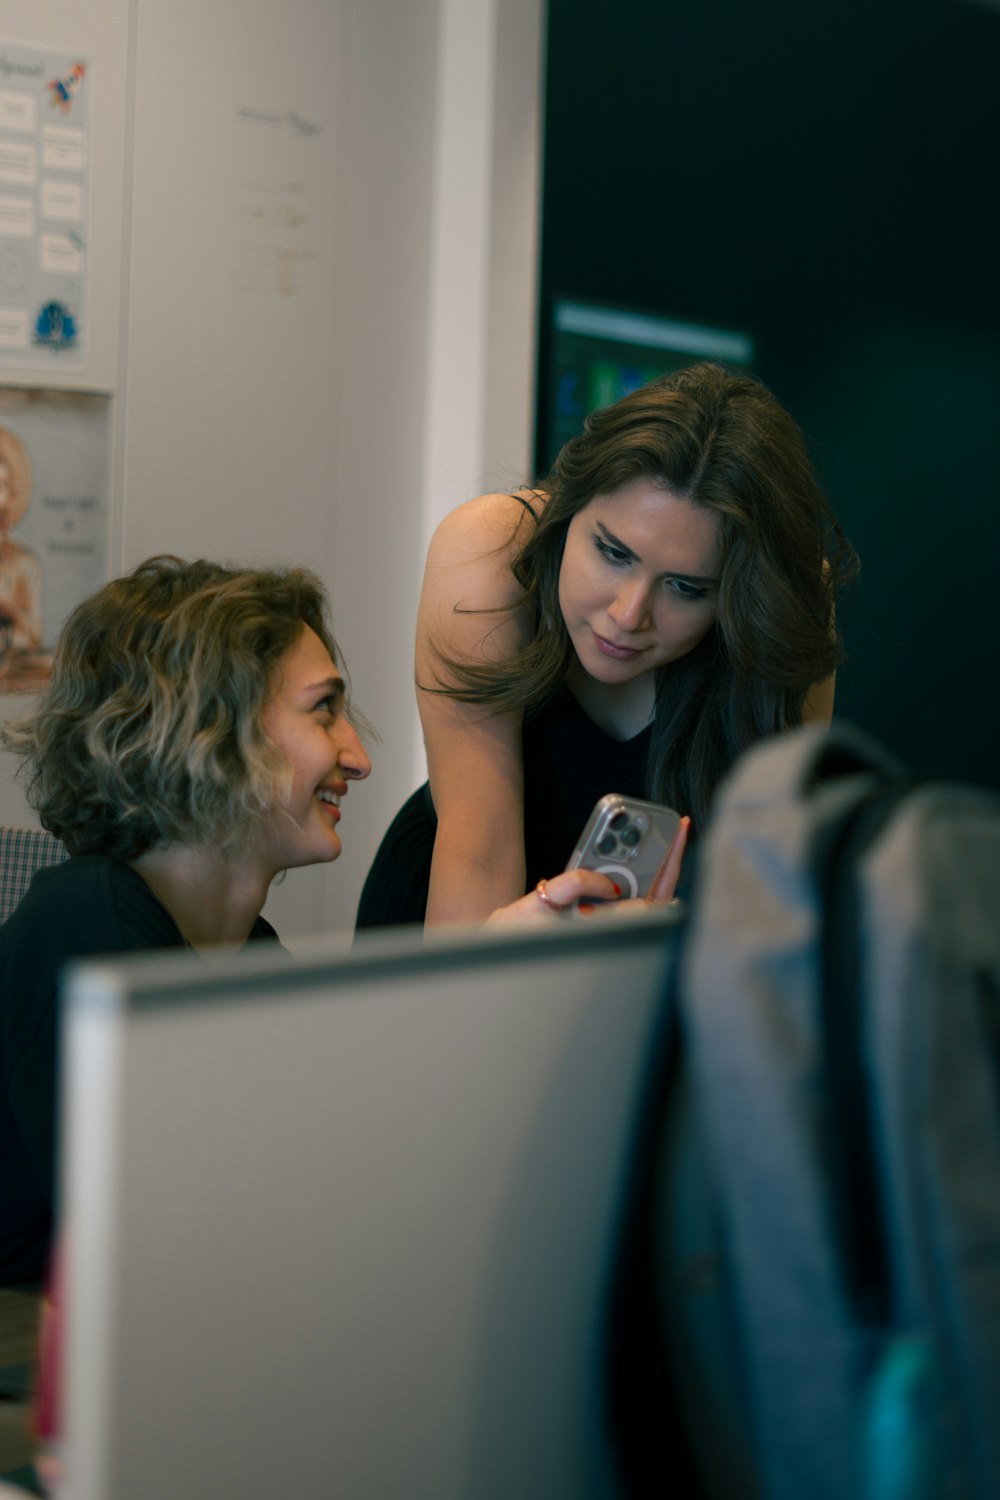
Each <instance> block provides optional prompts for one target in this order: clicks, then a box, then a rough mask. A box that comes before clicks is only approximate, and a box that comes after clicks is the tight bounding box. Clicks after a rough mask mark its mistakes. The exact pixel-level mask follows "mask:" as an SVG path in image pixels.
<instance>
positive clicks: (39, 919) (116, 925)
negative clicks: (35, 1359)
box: [0, 854, 277, 1286]
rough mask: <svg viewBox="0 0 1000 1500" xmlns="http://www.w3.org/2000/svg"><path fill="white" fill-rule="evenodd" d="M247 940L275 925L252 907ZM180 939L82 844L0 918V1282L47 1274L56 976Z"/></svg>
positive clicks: (164, 916)
mask: <svg viewBox="0 0 1000 1500" xmlns="http://www.w3.org/2000/svg"><path fill="white" fill-rule="evenodd" d="M250 937H251V940H255V939H260V938H263V939H271V940H272V941H276V939H277V934H276V933H275V931H274V928H273V927H272V926H271V925H270V923H269V922H266V921H265V920H264V918H263V917H258V918H257V921H256V922H255V923H254V927H253V930H252V932H251V934H250ZM186 946H187V944H186V943H185V940H184V938H183V937H182V935H181V932H180V929H179V928H178V926H177V924H176V922H175V921H174V919H173V917H172V916H171V915H170V913H169V912H168V911H167V909H166V907H164V906H163V905H161V903H160V902H159V901H158V900H157V899H156V897H155V896H154V895H153V892H152V891H151V890H150V888H149V886H148V885H147V884H146V882H145V881H144V880H143V879H142V878H141V876H139V875H137V874H136V872H135V871H134V870H133V869H132V868H131V867H130V866H129V865H126V864H123V863H122V862H121V861H120V860H117V859H109V858H107V857H106V856H104V855H98V854H88V855H82V856H79V857H77V858H75V859H70V860H67V861H66V862H65V863H63V864H59V865H51V866H49V867H48V868H47V869H43V870H39V871H38V873H37V874H36V875H35V877H34V879H33V880H32V882H31V885H30V887H29V888H28V892H27V894H26V896H25V897H24V899H23V901H21V903H20V905H19V906H18V907H17V910H16V911H14V912H13V913H12V915H11V916H10V918H9V919H8V921H7V922H6V923H5V924H4V925H3V926H2V927H0V1184H2V1205H3V1206H2V1210H0V1285H3V1286H11V1285H15V1284H18V1283H34V1282H37V1281H39V1280H41V1279H42V1277H44V1275H45V1270H46V1263H47V1259H48V1253H49V1248H50V1243H51V1237H52V1222H53V1205H54V1194H55V1172H54V1162H55V1146H56V1140H57V1132H58V1121H57V1109H56V1103H57V1100H56V1085H57V1080H58V1076H59V1056H58V1046H59V986H60V981H61V977H62V971H63V967H64V965H65V964H66V963H67V962H68V961H69V960H71V959H76V958H86V957H96V956H98V955H101V954H114V953H131V952H138V951H142V950H145V949H150V948H154V949H155V948H184V947H186Z"/></svg>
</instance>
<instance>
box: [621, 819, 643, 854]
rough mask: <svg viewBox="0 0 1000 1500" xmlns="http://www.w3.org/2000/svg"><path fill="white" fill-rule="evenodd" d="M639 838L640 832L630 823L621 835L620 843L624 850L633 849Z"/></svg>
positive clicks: (640, 836)
mask: <svg viewBox="0 0 1000 1500" xmlns="http://www.w3.org/2000/svg"><path fill="white" fill-rule="evenodd" d="M641 838H642V830H641V829H639V828H637V827H636V825H635V824H634V823H630V824H629V825H628V827H627V828H626V829H624V830H623V832H622V835H621V841H622V843H623V844H624V845H625V847H626V849H634V848H635V846H636V844H637V843H638V842H639V840H640V839H641Z"/></svg>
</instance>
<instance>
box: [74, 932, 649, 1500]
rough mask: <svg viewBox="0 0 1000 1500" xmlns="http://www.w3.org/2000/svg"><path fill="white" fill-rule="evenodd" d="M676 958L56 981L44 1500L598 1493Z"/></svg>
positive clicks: (555, 944)
mask: <svg viewBox="0 0 1000 1500" xmlns="http://www.w3.org/2000/svg"><path fill="white" fill-rule="evenodd" d="M674 930H675V923H674V918H673V916H672V914H671V912H670V911H669V910H668V911H667V912H665V913H653V914H651V915H650V916H649V917H645V916H640V917H639V918H637V919H635V920H634V921H625V920H618V921H615V920H604V921H600V920H592V921H591V922H585V921H577V922H573V921H567V922H565V923H550V924H547V925H546V927H545V930H543V931H538V930H533V931H530V932H517V933H515V934H497V935H494V936H488V935H484V936H481V937H480V936H468V935H466V936H453V937H450V938H447V939H443V940H438V941H433V942H427V943H424V942H423V941H422V940H421V938H420V937H419V935H412V934H409V935H405V936H404V937H402V938H397V939H396V940H390V939H386V938H383V939H381V940H378V939H373V940H372V941H370V942H369V943H367V944H365V945H364V946H363V947H361V946H359V947H357V948H356V949H355V950H354V951H352V952H348V951H345V950H344V949H343V948H342V947H341V946H339V945H337V944H334V943H331V942H329V941H326V942H322V943H319V944H318V945H317V946H316V947H315V949H310V950H309V952H308V953H307V954H305V955H303V956H299V957H297V958H296V959H295V960H294V961H293V960H289V959H288V958H287V957H283V956H282V955H281V954H280V953H269V952H268V951H267V949H266V947H257V948H256V949H255V950H254V951H253V952H252V953H247V954H243V955H240V956H239V957H237V958H228V959H219V960H213V961H205V960H204V959H201V958H198V957H195V956H193V955H186V956H169V957H162V956H161V957H154V958H151V959H143V960H135V959H131V960H121V961H118V962H109V963H107V964H94V963H89V964H87V965H83V966H80V967H78V968H77V969H76V970H75V971H74V972H73V973H72V975H71V978H70V982H69V984H68V989H67V1031H66V1049H65V1056H66V1069H67V1072H66V1085H67V1091H66V1108H65V1111H64V1117H65V1137H64V1193H65V1208H66V1217H65V1242H66V1248H67V1273H68V1287H67V1296H66V1312H67V1320H66V1321H67V1326H66V1338H67V1350H66V1361H65V1369H66V1372H67V1380H66V1386H65V1391H64V1402H65V1417H66V1434H67V1436H66V1449H65V1460H66V1465H67V1473H68V1485H67V1489H66V1493H67V1494H69V1495H72V1497H73V1500H136V1497H137V1496H141V1497H142V1500H168V1497H169V1500H176V1497H177V1496H178V1495H183V1496H184V1497H185V1500H193V1497H202V1496H204V1497H206V1500H208V1497H212V1500H219V1497H223V1496H225V1497H230V1496H236V1495H240V1496H243V1495H246V1496H256V1495H261V1496H264V1495H268V1496H270V1495H282V1496H288V1497H289V1500H312V1497H315V1500H320V1497H322V1500H329V1497H330V1496H341V1495H342V1496H364V1497H365V1500H380V1497H387V1500H388V1497H393V1500H398V1497H399V1496H403V1495H406V1496H410V1495H413V1496H417V1495H419V1496H424V1495H427V1496H430V1495H433V1496H434V1497H435V1500H458V1497H462V1500H468V1497H470V1496H475V1497H476V1500H491V1497H496V1500H499V1497H501V1496H502V1497H504V1500H509V1497H510V1496H511V1495H532V1496H534V1495H572V1496H574V1497H575V1500H586V1497H594V1500H598V1497H600V1500H603V1497H607V1496H611V1495H614V1494H616V1492H617V1485H616V1479H615V1472H614V1465H613V1461H612V1454H611V1448H610V1443H609V1437H608V1431H607V1424H606V1419H605V1401H604V1392H603V1381H604V1370H603V1366H602V1340H603V1336H604V1331H605V1319H606V1312H607V1299H608V1293H609V1286H610V1282H611V1277H612V1269H613V1263H614V1257H615V1248H616V1235H617V1232H618V1229H619V1225H620V1219H621V1214H622V1207H623V1199H624V1195H625V1191H626V1183H627V1177H628V1167H629V1162H630V1157H631V1153H632V1149H633V1144H634V1132H635V1128H636V1122H637V1117H638V1114H639V1111H640V1107H641V1102H642V1098H643V1091H644V1084H645V1082H646V1077H647V1067H648V1064H649V1062H650V1059H651V1058H652V1057H653V1056H654V1055H655V1053H656V1051H657V1037H658V1034H659V1032H660V1028H661V1026H662V1023H663V1020H664V1013H665V996H666V989H667V979H668V974H669V969H670V966H671V963H672V961H673V949H674V944H673V942H672V938H673V935H674Z"/></svg>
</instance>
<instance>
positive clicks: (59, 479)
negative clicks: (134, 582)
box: [0, 387, 109, 693]
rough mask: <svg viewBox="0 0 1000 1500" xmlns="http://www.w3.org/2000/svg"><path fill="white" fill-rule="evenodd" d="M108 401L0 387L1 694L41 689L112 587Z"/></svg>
mask: <svg viewBox="0 0 1000 1500" xmlns="http://www.w3.org/2000/svg"><path fill="white" fill-rule="evenodd" d="M108 410H109V399H108V397H106V396H94V395H89V394H83V393H79V392H73V391H48V390H14V389H11V388H7V389H4V388H2V387H0V693H13V692H24V691H26V690H29V689H32V688H37V687H41V686H42V685H43V684H44V683H45V682H46V681H47V679H48V677H49V673H50V671H51V667H52V648H53V645H54V643H55V640H56V637H57V636H58V634H59V630H60V627H61V626H62V623H63V621H64V620H65V618H66V616H67V615H68V614H69V613H70V611H71V610H72V609H74V608H75V606H76V605H77V604H79V603H80V601H81V600H83V599H85V598H86V597H87V595H88V594H91V593H93V591H94V590H95V589H96V588H99V587H100V585H101V584H102V583H104V582H105V581H106V578H107V544H106V516H107V452H108Z"/></svg>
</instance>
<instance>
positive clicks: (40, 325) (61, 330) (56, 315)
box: [35, 302, 76, 349]
mask: <svg viewBox="0 0 1000 1500" xmlns="http://www.w3.org/2000/svg"><path fill="white" fill-rule="evenodd" d="M35 343H36V344H44V345H45V347H46V348H48V349H72V347H73V345H74V344H75V343H76V319H75V318H74V316H73V314H72V313H71V312H70V310H69V308H68V307H65V306H64V305H63V303H61V302H46V304H45V306H44V307H43V308H42V310H41V312H40V313H39V314H38V317H37V318H36V320H35Z"/></svg>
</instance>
